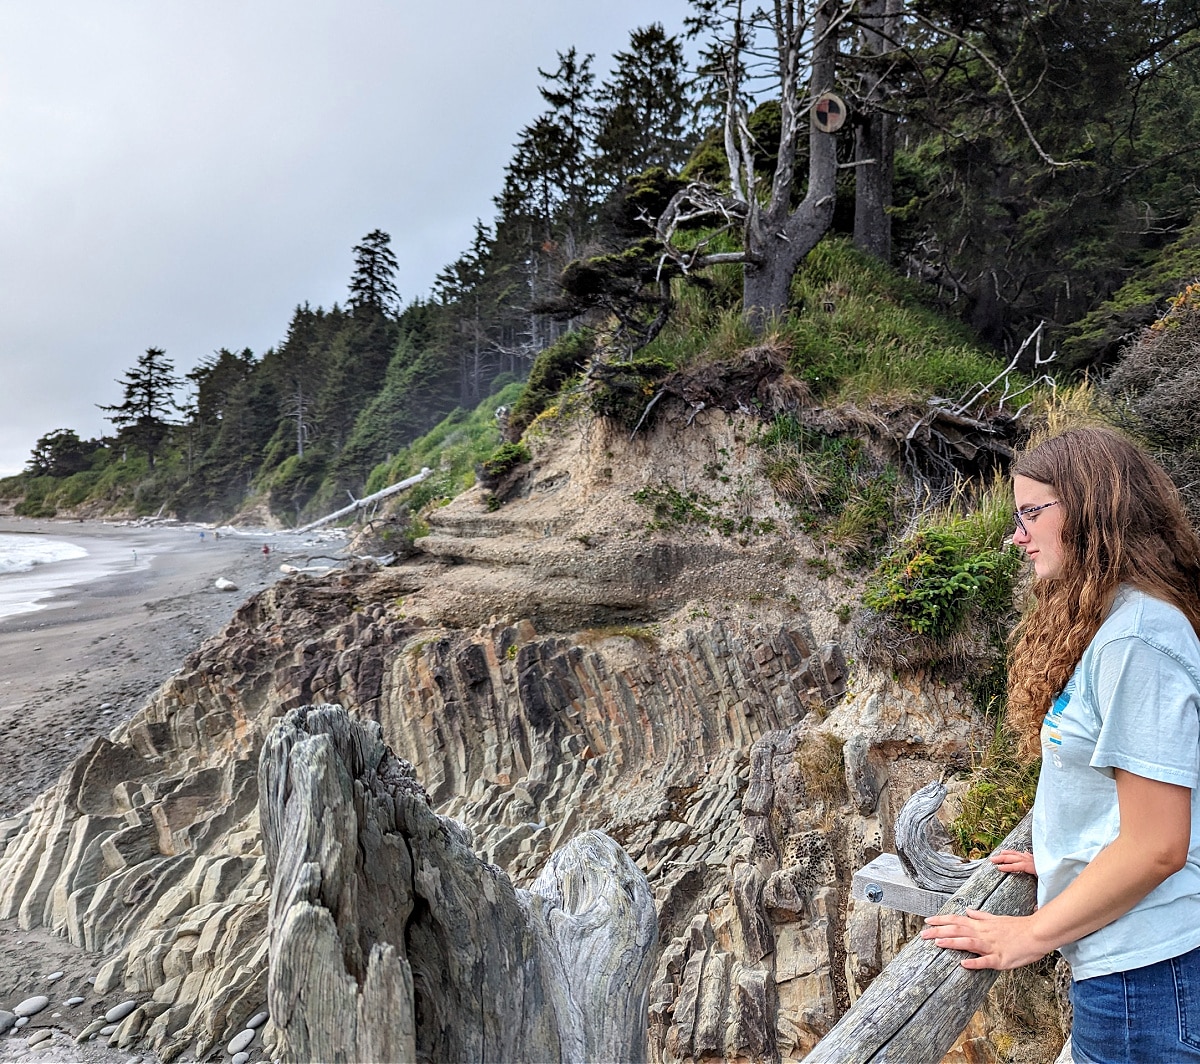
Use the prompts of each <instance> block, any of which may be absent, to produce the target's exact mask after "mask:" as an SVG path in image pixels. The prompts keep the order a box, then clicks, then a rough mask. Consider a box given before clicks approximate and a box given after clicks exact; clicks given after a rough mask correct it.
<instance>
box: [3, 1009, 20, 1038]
mask: <svg viewBox="0 0 1200 1064" xmlns="http://www.w3.org/2000/svg"><path fill="white" fill-rule="evenodd" d="M16 1022H17V1014H16V1013H15V1012H5V1011H4V1009H0V1034H3V1033H4V1032H5V1031H7V1030H8V1029H9V1028H10V1027H11V1026H12V1025H13V1024H14V1023H16Z"/></svg>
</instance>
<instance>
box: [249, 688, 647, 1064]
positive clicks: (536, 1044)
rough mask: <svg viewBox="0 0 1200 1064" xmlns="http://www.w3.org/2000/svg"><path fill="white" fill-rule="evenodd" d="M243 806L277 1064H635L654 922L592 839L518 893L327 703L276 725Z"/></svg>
mask: <svg viewBox="0 0 1200 1064" xmlns="http://www.w3.org/2000/svg"><path fill="white" fill-rule="evenodd" d="M259 801H260V817H261V821H262V832H263V845H264V851H265V854H266V858H267V866H268V870H269V874H270V876H271V880H272V896H271V921H270V923H271V948H270V957H271V961H270V975H269V980H268V1001H269V1005H270V1009H271V1018H272V1020H273V1021H274V1023H275V1026H276V1027H277V1028H278V1031H279V1034H280V1038H281V1041H282V1044H283V1051H284V1054H285V1055H286V1057H287V1058H288V1059H291V1060H298V1061H310V1060H321V1061H380V1060H417V1061H444V1060H454V1061H497V1060H563V1061H590V1060H630V1061H643V1060H645V1052H646V1050H645V1037H646V1008H647V991H648V986H649V979H650V975H651V971H652V968H653V961H654V952H655V945H656V942H657V934H658V928H657V917H656V914H655V909H654V902H653V898H652V897H651V895H650V890H649V887H648V885H647V883H646V878H645V876H644V875H643V874H642V873H641V871H640V870H639V869H638V868H637V867H636V866H635V865H634V864H633V862H632V861H631V860H630V859H629V857H628V855H627V854H626V853H625V851H624V850H622V849H621V848H620V847H619V846H618V845H617V844H616V843H614V842H613V841H612V840H611V839H609V838H608V837H607V836H605V835H602V834H601V833H599V832H587V833H586V834H584V835H583V836H580V837H579V838H577V839H575V840H573V841H572V842H571V843H570V844H569V845H568V846H566V847H564V848H563V849H562V850H560V851H559V852H558V853H556V854H555V855H554V856H553V857H552V858H551V860H550V861H549V863H548V864H547V866H546V868H545V869H544V871H543V872H542V874H541V876H539V878H538V880H537V881H536V883H535V884H534V887H533V889H532V890H530V891H523V890H516V889H514V888H513V886H512V885H511V883H510V882H509V881H508V879H507V878H506V877H505V876H504V874H503V873H502V872H501V871H500V870H499V869H498V868H496V867H495V866H493V865H488V864H485V863H484V862H483V861H481V860H480V859H479V858H478V857H476V856H475V854H474V853H473V852H472V851H471V849H470V848H469V839H468V837H467V829H465V828H464V827H462V826H461V825H459V824H458V823H456V822H455V821H452V820H448V819H446V818H444V817H439V816H438V815H436V814H435V813H434V812H433V811H432V809H431V808H430V807H429V800H428V797H427V796H426V794H425V791H424V790H423V789H422V787H421V785H420V784H419V783H418V782H417V780H416V778H415V776H414V773H413V770H412V766H411V765H409V764H408V763H407V762H405V761H401V760H399V759H398V758H396V757H395V756H394V755H393V754H392V752H391V751H390V750H389V749H388V748H387V747H386V746H385V745H384V743H383V741H382V738H381V735H380V729H379V725H378V724H376V723H374V722H371V723H363V722H360V721H354V720H351V719H350V717H349V716H348V715H347V714H346V713H345V712H344V711H343V710H342V709H341V708H340V707H337V706H322V707H314V708H304V709H298V710H294V711H293V712H291V713H289V714H288V715H287V716H286V717H285V718H284V719H283V720H282V721H281V722H280V723H279V724H278V725H277V726H276V728H275V730H274V731H273V732H272V733H271V735H270V736H269V737H268V739H267V742H266V744H265V746H264V749H263V753H262V758H261V761H260V763H259Z"/></svg>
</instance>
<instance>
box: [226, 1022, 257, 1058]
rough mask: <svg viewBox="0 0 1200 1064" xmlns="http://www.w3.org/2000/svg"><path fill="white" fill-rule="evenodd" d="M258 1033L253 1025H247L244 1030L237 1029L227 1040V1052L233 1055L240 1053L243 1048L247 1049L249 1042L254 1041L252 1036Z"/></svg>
mask: <svg viewBox="0 0 1200 1064" xmlns="http://www.w3.org/2000/svg"><path fill="white" fill-rule="evenodd" d="M256 1034H258V1031H256V1030H255V1029H254V1028H253V1027H247V1028H246V1029H245V1030H244V1031H239V1032H238V1033H237V1034H235V1035H234V1036H233V1037H232V1038H231V1039H230V1040H229V1047H228V1048H229V1052H230V1053H231V1054H233V1055H236V1054H238V1053H240V1052H241V1051H242V1050H243V1049H247V1048H249V1046H250V1043H251V1042H253V1041H254V1036H255V1035H256Z"/></svg>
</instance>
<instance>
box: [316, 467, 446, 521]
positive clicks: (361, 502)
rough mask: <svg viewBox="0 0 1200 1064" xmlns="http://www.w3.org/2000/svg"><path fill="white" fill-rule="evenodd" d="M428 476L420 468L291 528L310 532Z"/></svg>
mask: <svg viewBox="0 0 1200 1064" xmlns="http://www.w3.org/2000/svg"><path fill="white" fill-rule="evenodd" d="M427 476H429V469H428V468H425V469H422V470H421V472H419V473H414V474H413V475H412V476H411V477H406V478H405V479H404V480H401V481H398V482H397V483H395V484H389V485H388V486H387V487H386V488H383V489H382V490H380V491H376V492H373V493H372V494H370V495H364V496H363V497H362V498H361V499H354V501H353V502H351V503H350V505H349V506H343V507H342V508H341V509H340V510H334V511H333V513H331V514H326V515H325V516H324V517H318V518H317V519H316V520H315V521H309V523H308V524H306V525H302V526H301V527H300V528H297V529H293V531H294V532H296V533H297V534H299V533H301V532H311V531H312V530H313V529H314V528H320V527H321V526H322V525H327V524H329V522H330V521H336V520H337V519H338V518H339V517H346V516H348V515H349V514H352V513H354V512H355V511H356V510H361V509H363V507H365V506H370V505H371V504H372V503H376V502H379V500H380V499H386V498H388V496H390V495H395V494H396V493H397V492H401V491H404V490H405V489H407V488H411V487H412V486H413V485H414V484H420V483H421V481H422V480H424V479H425V478H426V477H427Z"/></svg>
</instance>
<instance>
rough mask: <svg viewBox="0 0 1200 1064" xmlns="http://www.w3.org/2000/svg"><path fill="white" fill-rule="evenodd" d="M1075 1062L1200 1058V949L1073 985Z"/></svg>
mask: <svg viewBox="0 0 1200 1064" xmlns="http://www.w3.org/2000/svg"><path fill="white" fill-rule="evenodd" d="M1071 1004H1072V1005H1073V1007H1074V1010H1075V1021H1074V1023H1073V1025H1072V1027H1071V1046H1072V1050H1073V1052H1074V1055H1075V1060H1076V1062H1077V1064H1183V1062H1186V1061H1200V948H1197V949H1194V950H1192V951H1191V952H1190V953H1184V954H1183V955H1182V956H1179V957H1172V958H1171V959H1170V960H1166V961H1159V962H1158V963H1157V964H1148V965H1146V967H1145V968H1134V969H1132V970H1130V971H1128V972H1114V973H1113V974H1112V975H1099V976H1096V977H1095V978H1094V979H1082V980H1080V981H1079V982H1077V983H1073V984H1072V985H1071Z"/></svg>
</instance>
